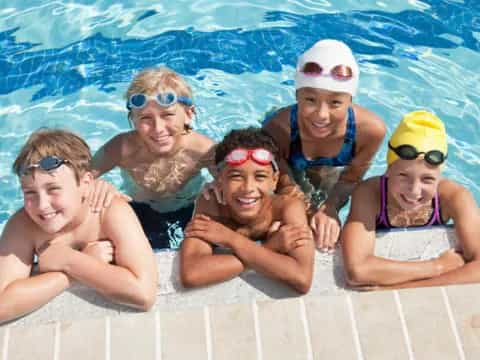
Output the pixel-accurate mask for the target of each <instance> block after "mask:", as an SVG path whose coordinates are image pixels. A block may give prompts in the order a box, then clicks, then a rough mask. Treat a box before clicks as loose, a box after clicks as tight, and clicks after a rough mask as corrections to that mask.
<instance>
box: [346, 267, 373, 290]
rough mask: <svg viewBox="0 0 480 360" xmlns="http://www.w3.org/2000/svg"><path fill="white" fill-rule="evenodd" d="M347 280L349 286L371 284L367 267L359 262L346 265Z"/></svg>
mask: <svg viewBox="0 0 480 360" xmlns="http://www.w3.org/2000/svg"><path fill="white" fill-rule="evenodd" d="M345 281H346V282H347V285H349V286H358V285H364V284H371V279H370V277H369V274H368V271H367V269H366V268H365V266H361V265H358V264H355V265H353V264H352V265H348V266H345Z"/></svg>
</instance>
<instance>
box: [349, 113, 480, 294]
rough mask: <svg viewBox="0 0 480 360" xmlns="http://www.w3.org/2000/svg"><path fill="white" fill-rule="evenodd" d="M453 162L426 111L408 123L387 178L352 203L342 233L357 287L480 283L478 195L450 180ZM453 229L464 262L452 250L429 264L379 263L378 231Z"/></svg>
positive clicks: (370, 183) (394, 144)
mask: <svg viewBox="0 0 480 360" xmlns="http://www.w3.org/2000/svg"><path fill="white" fill-rule="evenodd" d="M447 157H448V144H447V134H446V131H445V126H444V124H443V122H442V121H441V120H440V119H439V118H438V117H437V116H435V115H434V114H432V113H430V112H427V111H423V110H421V111H414V112H412V113H409V114H407V115H405V116H404V118H403V119H402V121H401V122H400V124H399V125H398V126H397V128H396V129H395V131H394V133H393V134H392V136H391V138H390V140H389V142H388V152H387V165H388V168H387V171H386V173H385V174H384V175H383V176H380V177H373V178H370V179H367V180H365V181H364V182H362V183H361V184H360V185H359V186H358V187H357V188H356V189H355V191H354V193H353V195H352V204H351V208H350V214H349V216H348V220H347V223H346V224H345V227H344V229H343V231H342V244H343V255H344V263H345V270H346V274H347V279H348V282H349V283H350V284H351V285H352V286H356V287H362V286H365V285H368V286H372V285H373V286H377V287H395V288H398V287H417V286H433V285H444V284H454V283H455V284H457V283H470V282H478V281H480V211H479V209H478V207H477V204H476V203H475V200H474V198H473V196H472V194H471V193H470V192H469V191H468V190H467V189H466V188H464V187H463V186H461V185H459V184H457V183H455V182H453V181H451V180H448V179H446V178H443V177H442V176H441V171H442V169H443V167H444V165H445V161H446V159H447ZM450 220H451V221H453V223H454V224H455V230H456V233H457V238H458V243H459V245H460V247H461V249H463V254H459V253H456V252H455V251H454V250H448V251H446V252H444V253H443V254H441V255H440V256H439V257H438V258H436V259H432V260H426V261H416V262H409V261H397V260H389V259H385V258H380V257H377V256H375V254H374V248H375V246H374V245H375V231H376V230H379V229H391V228H398V227H422V226H433V225H444V224H446V223H447V221H450Z"/></svg>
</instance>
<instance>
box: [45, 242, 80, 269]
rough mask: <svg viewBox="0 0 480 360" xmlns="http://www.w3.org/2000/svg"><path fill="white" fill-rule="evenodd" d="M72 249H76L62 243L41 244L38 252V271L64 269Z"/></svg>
mask: <svg viewBox="0 0 480 360" xmlns="http://www.w3.org/2000/svg"><path fill="white" fill-rule="evenodd" d="M40 251H41V252H40ZM72 251H76V250H74V249H72V248H71V247H70V246H68V245H65V244H63V243H55V242H51V243H45V244H43V245H42V246H41V250H40V249H39V253H38V271H39V272H42V273H45V272H51V271H64V269H65V266H66V264H67V261H68V257H69V255H70V254H71V253H72Z"/></svg>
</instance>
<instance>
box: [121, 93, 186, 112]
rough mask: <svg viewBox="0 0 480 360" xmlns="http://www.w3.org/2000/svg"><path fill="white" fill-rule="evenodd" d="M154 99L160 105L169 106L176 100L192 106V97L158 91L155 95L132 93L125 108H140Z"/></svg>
mask: <svg viewBox="0 0 480 360" xmlns="http://www.w3.org/2000/svg"><path fill="white" fill-rule="evenodd" d="M150 100H154V101H155V102H156V103H157V104H158V105H160V106H161V107H169V106H172V105H175V104H176V103H177V102H178V103H182V104H184V105H187V106H192V105H193V102H192V99H190V98H188V97H186V96H177V94H175V93H174V92H173V91H171V92H166V93H158V94H156V95H147V94H141V93H138V94H132V96H130V98H129V99H128V101H127V109H128V110H132V109H141V108H143V107H144V106H146V105H147V102H148V101H150Z"/></svg>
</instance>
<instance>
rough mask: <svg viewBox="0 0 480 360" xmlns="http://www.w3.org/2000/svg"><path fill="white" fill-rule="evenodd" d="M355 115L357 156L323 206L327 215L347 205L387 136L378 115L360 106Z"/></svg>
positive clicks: (356, 107)
mask: <svg viewBox="0 0 480 360" xmlns="http://www.w3.org/2000/svg"><path fill="white" fill-rule="evenodd" d="M355 115H356V117H357V119H358V125H357V137H356V139H355V146H356V149H355V156H354V158H353V159H352V162H351V163H350V165H349V166H347V167H346V168H345V170H344V171H343V172H342V174H341V175H340V178H339V180H338V183H337V184H336V185H335V186H334V187H333V189H332V190H331V191H330V192H329V194H328V198H327V200H326V201H325V203H324V204H323V206H322V210H324V211H326V212H327V213H328V212H329V211H330V212H332V211H335V212H338V211H339V210H340V209H341V208H342V207H343V206H344V205H345V203H346V202H347V200H348V198H349V196H350V195H351V193H352V191H353V189H354V188H355V186H356V184H357V183H358V182H360V181H361V180H362V178H363V176H364V175H365V173H366V172H367V170H368V168H369V167H370V165H371V163H372V161H373V158H374V157H375V154H376V153H377V151H378V149H379V148H380V145H381V144H382V141H383V138H384V136H385V132H386V128H385V124H384V123H383V121H382V119H380V118H379V117H378V116H377V115H375V114H374V113H372V112H370V111H368V110H366V109H363V108H361V107H360V106H355Z"/></svg>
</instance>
